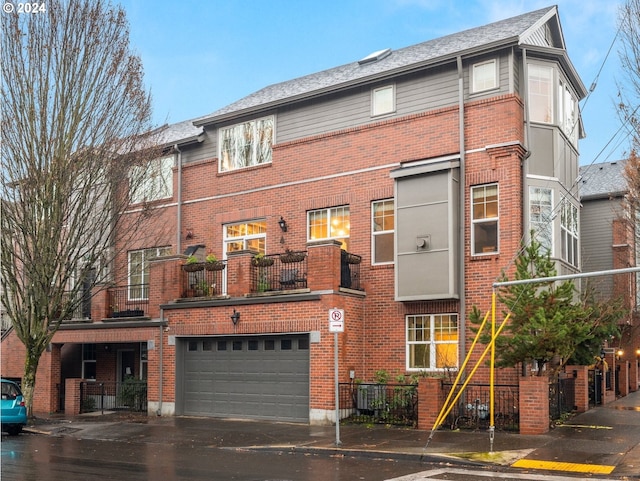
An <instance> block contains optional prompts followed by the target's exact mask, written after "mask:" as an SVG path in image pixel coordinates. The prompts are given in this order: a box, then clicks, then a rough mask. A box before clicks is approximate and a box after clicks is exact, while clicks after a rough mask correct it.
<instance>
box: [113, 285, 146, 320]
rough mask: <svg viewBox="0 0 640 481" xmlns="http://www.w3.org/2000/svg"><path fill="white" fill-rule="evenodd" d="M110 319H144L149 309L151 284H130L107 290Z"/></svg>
mask: <svg viewBox="0 0 640 481" xmlns="http://www.w3.org/2000/svg"><path fill="white" fill-rule="evenodd" d="M107 298H108V300H109V301H108V302H109V314H108V317H143V316H145V315H146V314H147V309H148V308H149V284H130V285H128V286H123V287H111V288H109V289H108V290H107Z"/></svg>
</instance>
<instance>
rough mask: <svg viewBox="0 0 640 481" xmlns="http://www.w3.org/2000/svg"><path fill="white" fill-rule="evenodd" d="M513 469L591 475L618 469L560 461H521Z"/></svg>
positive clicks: (513, 465)
mask: <svg viewBox="0 0 640 481" xmlns="http://www.w3.org/2000/svg"><path fill="white" fill-rule="evenodd" d="M511 467H512V468H528V469H548V470H551V471H570V472H575V473H591V474H611V473H612V472H613V470H614V469H615V468H616V467H615V466H607V465H604V464H580V463H564V462H558V461H539V460H537V459H520V460H519V461H516V462H515V463H513V464H512V465H511Z"/></svg>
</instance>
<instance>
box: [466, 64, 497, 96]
mask: <svg viewBox="0 0 640 481" xmlns="http://www.w3.org/2000/svg"><path fill="white" fill-rule="evenodd" d="M497 87H498V62H497V61H496V59H493V60H488V61H486V62H481V63H477V64H475V65H473V67H471V92H472V93H475V92H482V91H483V90H491V89H494V88H497Z"/></svg>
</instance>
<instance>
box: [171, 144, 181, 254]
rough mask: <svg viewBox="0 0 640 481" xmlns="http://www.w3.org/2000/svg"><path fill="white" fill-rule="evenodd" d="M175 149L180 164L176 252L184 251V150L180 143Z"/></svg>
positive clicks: (178, 164)
mask: <svg viewBox="0 0 640 481" xmlns="http://www.w3.org/2000/svg"><path fill="white" fill-rule="evenodd" d="M173 149H174V150H175V151H176V152H177V153H178V158H177V166H178V192H177V203H178V207H177V209H176V226H177V227H178V228H177V229H176V254H180V253H181V252H182V235H181V234H182V151H181V150H180V149H179V148H178V144H175V145H174V146H173Z"/></svg>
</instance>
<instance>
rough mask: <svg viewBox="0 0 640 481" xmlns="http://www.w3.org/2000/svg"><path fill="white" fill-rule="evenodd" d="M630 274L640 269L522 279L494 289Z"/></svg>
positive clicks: (631, 268)
mask: <svg viewBox="0 0 640 481" xmlns="http://www.w3.org/2000/svg"><path fill="white" fill-rule="evenodd" d="M629 272H640V267H626V268H624V269H609V270H606V271H593V272H581V273H579V274H566V275H563V276H553V277H534V278H532V279H520V280H516V281H504V282H494V283H493V287H505V286H515V285H519V284H536V283H541V282H554V281H565V280H568V279H580V278H584V277H598V276H608V275H611V274H627V273H629Z"/></svg>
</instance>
